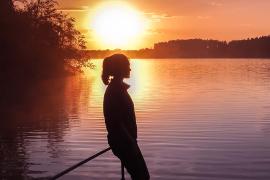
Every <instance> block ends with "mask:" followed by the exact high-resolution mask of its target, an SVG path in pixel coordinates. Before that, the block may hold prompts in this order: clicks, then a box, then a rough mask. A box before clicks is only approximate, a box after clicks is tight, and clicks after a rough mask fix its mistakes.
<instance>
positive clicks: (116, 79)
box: [102, 54, 150, 180]
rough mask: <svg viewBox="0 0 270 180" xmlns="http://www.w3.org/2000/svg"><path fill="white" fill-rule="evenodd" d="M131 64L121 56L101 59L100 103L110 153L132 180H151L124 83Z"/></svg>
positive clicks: (132, 108) (115, 55) (130, 101)
mask: <svg viewBox="0 0 270 180" xmlns="http://www.w3.org/2000/svg"><path fill="white" fill-rule="evenodd" d="M130 71H131V69H130V64H129V60H128V58H127V57H126V56H125V55H123V54H114V55H112V56H109V57H107V58H105V59H104V61H103V71H102V80H103V83H104V84H105V85H108V87H107V89H106V92H105V95H104V101H103V112H104V117H105V124H106V128H107V131H108V136H107V138H108V143H109V145H110V147H111V148H112V152H113V153H114V155H115V156H117V157H118V158H119V159H120V161H121V163H122V165H124V167H125V168H126V169H127V171H128V172H129V174H130V176H131V178H132V179H133V180H148V179H150V176H149V173H148V169H147V166H146V163H145V161H144V158H143V156H142V153H141V151H140V148H139V146H138V144H137V125H136V117H135V112H134V104H133V101H132V99H131V97H130V96H129V94H128V92H127V89H128V88H129V85H128V84H126V83H124V82H123V79H124V78H129V77H130Z"/></svg>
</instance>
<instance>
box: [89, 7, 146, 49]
mask: <svg viewBox="0 0 270 180" xmlns="http://www.w3.org/2000/svg"><path fill="white" fill-rule="evenodd" d="M92 19H93V20H92V22H91V23H90V28H91V30H92V31H93V35H94V38H95V41H96V42H97V43H98V44H99V46H100V47H103V48H110V49H112V48H113V49H116V48H120V49H129V48H136V46H137V45H138V44H139V42H140V38H142V35H143V33H144V31H145V27H146V23H145V20H144V18H143V16H142V13H140V12H139V11H137V10H136V9H135V8H132V7H131V6H130V5H128V4H125V3H106V4H102V5H101V6H99V7H98V8H96V11H95V13H94V14H93V17H92Z"/></svg>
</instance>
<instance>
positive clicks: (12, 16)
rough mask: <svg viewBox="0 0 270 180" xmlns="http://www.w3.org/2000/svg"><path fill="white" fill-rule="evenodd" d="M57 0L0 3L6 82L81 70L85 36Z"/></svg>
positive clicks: (2, 67)
mask: <svg viewBox="0 0 270 180" xmlns="http://www.w3.org/2000/svg"><path fill="white" fill-rule="evenodd" d="M56 7H57V3H56V1H55V0H37V1H19V0H14V1H12V0H1V1H0V27H1V30H0V42H1V43H0V49H1V53H0V59H1V60H0V71H1V74H0V76H1V78H3V79H4V80H5V81H6V82H7V81H10V80H12V81H13V82H14V81H18V79H20V78H24V79H27V80H30V81H32V80H38V79H40V78H48V77H55V76H59V75H64V74H66V73H67V72H75V71H80V68H81V67H83V66H89V65H91V64H90V63H89V62H88V61H87V59H86V58H84V56H83V54H82V53H81V52H82V51H81V50H83V49H85V41H84V37H83V36H82V35H81V33H80V32H79V31H78V30H76V29H75V27H74V21H75V20H74V18H71V17H68V16H67V15H65V14H63V13H62V12H60V11H58V10H57V8H56Z"/></svg>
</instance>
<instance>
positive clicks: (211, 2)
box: [58, 0, 270, 49]
mask: <svg viewBox="0 0 270 180" xmlns="http://www.w3.org/2000/svg"><path fill="white" fill-rule="evenodd" d="M107 2H118V3H119V2H120V3H121V2H123V3H126V4H129V5H130V6H132V7H133V8H134V9H136V11H138V12H139V13H140V14H141V15H142V16H143V17H144V19H145V21H146V22H147V24H148V25H147V28H145V29H144V32H143V35H142V36H138V39H140V41H139V42H138V43H136V44H134V45H132V42H130V44H131V46H127V47H126V48H123V47H120V48H122V49H140V48H152V47H153V45H154V43H157V42H162V41H168V40H174V39H192V38H202V39H217V40H226V41H229V40H233V39H245V38H249V37H256V36H262V35H269V34H270V23H269V20H268V18H269V17H270V0H122V1H121V0H118V1H113V0H76V1H74V0H58V3H59V9H61V10H63V11H64V12H65V13H68V14H69V15H70V16H72V17H74V18H75V19H76V28H77V29H78V30H80V32H82V33H83V34H84V35H85V37H86V41H87V48H88V49H114V48H118V47H117V46H115V47H114V46H106V45H105V44H102V43H99V42H98V41H99V40H98V39H97V38H95V36H94V35H93V28H92V27H91V18H92V17H93V16H94V12H95V10H96V8H97V7H98V6H99V5H100V4H102V3H107Z"/></svg>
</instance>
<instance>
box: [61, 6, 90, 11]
mask: <svg viewBox="0 0 270 180" xmlns="http://www.w3.org/2000/svg"><path fill="white" fill-rule="evenodd" d="M58 10H59V11H63V12H84V11H88V6H81V7H70V8H69V7H67V8H59V9H58Z"/></svg>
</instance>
